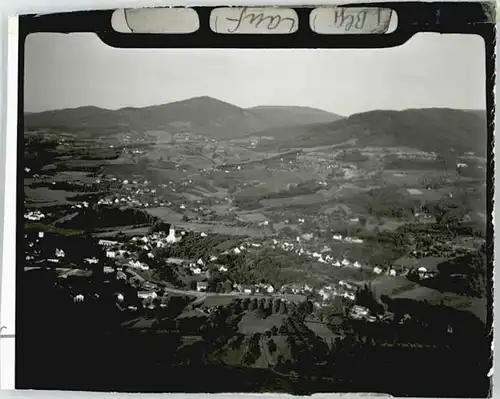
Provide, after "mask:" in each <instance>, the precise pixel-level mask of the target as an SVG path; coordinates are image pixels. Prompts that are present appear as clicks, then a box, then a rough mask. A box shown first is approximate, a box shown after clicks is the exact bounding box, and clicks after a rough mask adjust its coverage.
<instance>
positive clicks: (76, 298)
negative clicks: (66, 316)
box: [73, 294, 85, 302]
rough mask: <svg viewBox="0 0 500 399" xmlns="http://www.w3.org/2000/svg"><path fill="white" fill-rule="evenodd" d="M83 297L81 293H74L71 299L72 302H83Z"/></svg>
mask: <svg viewBox="0 0 500 399" xmlns="http://www.w3.org/2000/svg"><path fill="white" fill-rule="evenodd" d="M84 299H85V297H84V296H83V295H82V294H78V295H75V296H74V297H73V301H74V302H83V301H84Z"/></svg>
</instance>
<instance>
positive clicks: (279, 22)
mask: <svg viewBox="0 0 500 399" xmlns="http://www.w3.org/2000/svg"><path fill="white" fill-rule="evenodd" d="M273 11H274V12H273V13H269V11H267V12H249V11H248V9H247V8H243V9H242V10H241V12H240V14H239V15H238V16H237V17H236V18H230V17H226V20H227V21H230V22H234V23H235V24H234V26H233V27H232V28H228V30H227V31H228V33H235V32H238V31H239V30H241V29H242V27H243V26H244V25H245V24H247V25H249V26H250V27H254V28H259V27H261V28H264V29H265V30H269V31H274V30H277V29H278V28H279V27H281V26H284V25H283V24H288V26H289V31H288V32H289V33H291V32H293V31H294V28H295V24H296V22H295V19H293V18H290V17H284V16H282V15H280V13H279V11H278V10H273ZM266 14H267V15H266Z"/></svg>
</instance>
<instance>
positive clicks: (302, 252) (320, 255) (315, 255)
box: [272, 235, 364, 269]
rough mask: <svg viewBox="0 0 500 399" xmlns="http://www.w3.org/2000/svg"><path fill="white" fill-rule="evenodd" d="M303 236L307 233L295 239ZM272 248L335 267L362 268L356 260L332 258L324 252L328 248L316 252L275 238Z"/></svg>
mask: <svg viewBox="0 0 500 399" xmlns="http://www.w3.org/2000/svg"><path fill="white" fill-rule="evenodd" d="M304 236H307V237H308V235H303V236H302V237H297V241H298V242H299V243H300V241H301V239H302V240H303V239H304ZM272 248H280V249H282V250H284V251H286V252H294V253H296V254H297V255H299V256H306V257H309V258H311V259H312V260H315V261H317V262H320V263H325V264H330V265H332V266H336V267H354V268H357V269H360V268H363V267H364V266H363V265H362V264H361V263H359V262H358V261H351V260H349V259H346V258H342V259H341V260H339V259H336V258H334V257H333V256H332V255H330V254H326V253H325V252H328V251H329V250H330V249H329V248H328V247H327V248H324V249H323V251H322V252H316V251H310V250H308V249H304V248H303V247H302V246H301V245H299V244H294V243H289V242H286V241H285V242H281V243H280V242H279V241H278V240H276V239H273V245H272Z"/></svg>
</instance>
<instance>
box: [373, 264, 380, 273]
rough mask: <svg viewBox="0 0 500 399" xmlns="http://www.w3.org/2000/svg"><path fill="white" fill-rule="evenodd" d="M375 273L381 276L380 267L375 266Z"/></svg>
mask: <svg viewBox="0 0 500 399" xmlns="http://www.w3.org/2000/svg"><path fill="white" fill-rule="evenodd" d="M373 273H375V274H380V273H382V269H381V268H380V267H378V266H375V267H374V268H373Z"/></svg>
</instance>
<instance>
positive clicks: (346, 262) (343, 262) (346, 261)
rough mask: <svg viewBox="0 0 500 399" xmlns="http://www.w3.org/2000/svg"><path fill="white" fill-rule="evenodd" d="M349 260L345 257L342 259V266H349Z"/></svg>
mask: <svg viewBox="0 0 500 399" xmlns="http://www.w3.org/2000/svg"><path fill="white" fill-rule="evenodd" d="M350 264H351V262H349V261H348V260H347V259H345V258H344V259H342V266H349V265H350Z"/></svg>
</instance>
